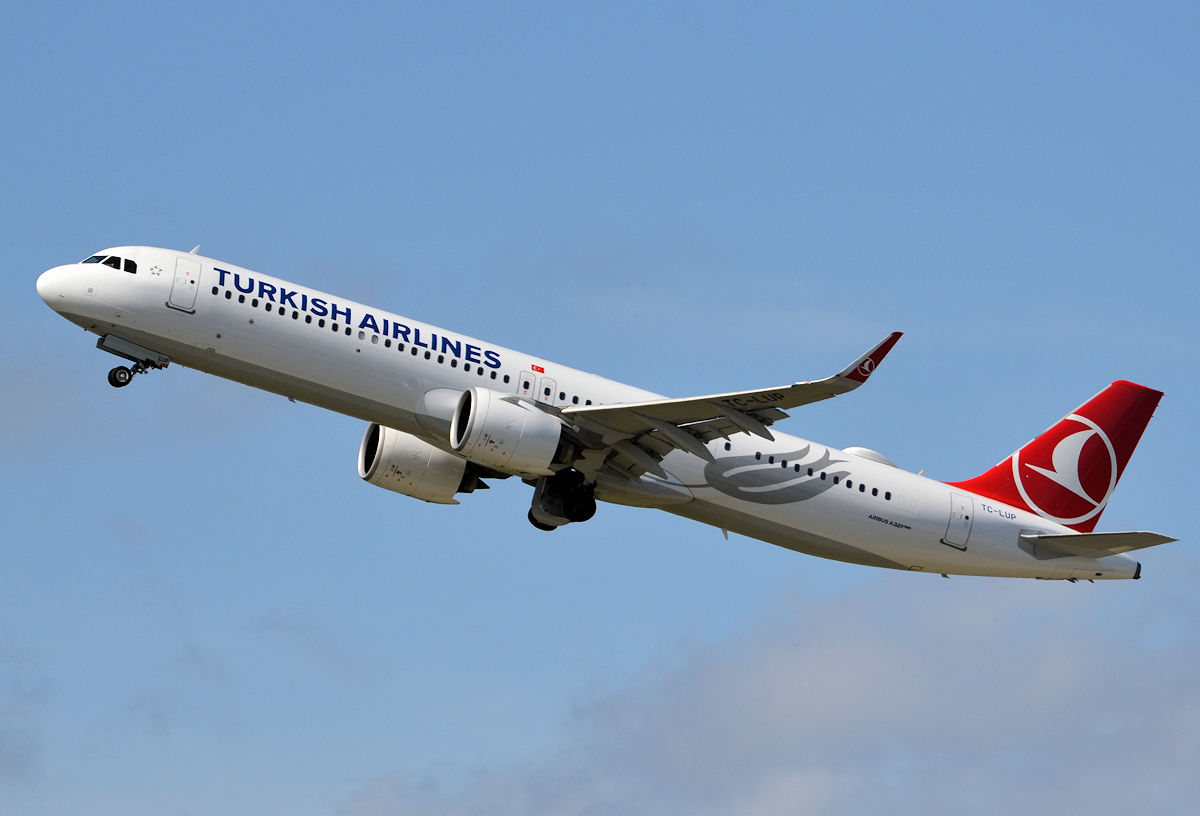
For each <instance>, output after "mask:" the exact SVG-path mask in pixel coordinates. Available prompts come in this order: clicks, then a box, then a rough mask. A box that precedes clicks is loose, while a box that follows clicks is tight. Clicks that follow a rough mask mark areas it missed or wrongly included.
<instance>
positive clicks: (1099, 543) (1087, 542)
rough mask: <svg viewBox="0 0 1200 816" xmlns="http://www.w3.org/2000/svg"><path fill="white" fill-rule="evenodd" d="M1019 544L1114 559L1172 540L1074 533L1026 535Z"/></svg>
mask: <svg viewBox="0 0 1200 816" xmlns="http://www.w3.org/2000/svg"><path fill="white" fill-rule="evenodd" d="M1021 540H1022V541H1025V542H1028V543H1030V544H1036V545H1038V546H1039V547H1046V548H1048V549H1051V550H1057V551H1058V552H1061V553H1063V554H1064V555H1082V556H1085V557H1087V558H1102V557H1104V556H1106V555H1117V554H1119V553H1125V552H1129V551H1130V550H1140V549H1143V548H1145V547H1156V546H1158V545H1159V544H1166V543H1167V542H1170V541H1175V539H1173V538H1171V537H1170V536H1165V535H1162V534H1161V533H1148V532H1146V531H1145V530H1137V531H1133V532H1125V533H1076V534H1074V535H1070V534H1068V535H1037V534H1035V533H1025V534H1023V535H1022V536H1021Z"/></svg>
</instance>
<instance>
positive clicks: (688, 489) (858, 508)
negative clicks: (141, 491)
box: [38, 247, 1137, 579]
mask: <svg viewBox="0 0 1200 816" xmlns="http://www.w3.org/2000/svg"><path fill="white" fill-rule="evenodd" d="M106 252H107V253H109V254H112V255H116V256H121V257H124V258H128V259H131V260H133V261H134V262H135V263H136V265H137V271H136V273H129V272H126V271H123V270H119V269H114V268H112V267H110V266H105V265H103V264H99V263H92V264H71V265H67V266H62V267H56V268H55V269H52V270H49V271H47V272H46V273H44V274H43V276H42V277H41V278H40V279H39V281H38V291H39V294H41V296H42V297H43V299H45V300H46V302H47V303H48V304H49V305H50V306H51V307H52V308H53V309H54V310H55V311H57V312H59V313H60V314H62V315H63V316H64V317H66V318H68V319H69V320H71V321H73V322H74V323H77V324H79V325H80V326H83V327H84V328H86V329H88V330H89V331H92V332H94V333H96V334H98V335H102V336H103V335H112V336H115V337H119V338H122V339H124V340H127V341H130V342H132V343H136V344H138V345H140V346H144V347H147V348H150V349H154V350H155V351H158V352H160V353H162V354H164V355H167V356H168V357H170V359H171V361H172V362H175V363H179V364H181V365H184V366H187V367H189V368H195V369H199V370H201V371H205V372H208V373H210V374H215V375H218V376H221V377H226V378H228V379H232V380H236V381H238V382H242V383H245V384H246V385H250V386H254V387H256V388H261V389H265V390H268V391H272V392H276V393H278V394H282V395H284V396H287V397H291V398H294V399H296V400H300V401H303V402H308V403H312V404H314V405H319V406H321V407H324V408H328V409H330V410H333V411H337V412H340V413H343V414H347V415H350V416H354V417H358V418H360V419H362V420H365V421H368V422H376V423H379V424H380V425H383V426H386V427H390V428H395V429H397V430H400V431H404V432H406V433H409V434H413V435H414V436H417V437H419V438H421V439H424V440H425V441H427V442H429V443H431V444H434V445H437V446H439V447H442V448H444V449H446V450H449V444H448V441H447V440H448V436H447V435H448V430H449V424H450V417H451V414H452V412H453V410H454V407H455V404H456V401H457V399H458V395H459V394H460V393H461V392H462V391H463V390H464V389H467V388H470V387H472V386H482V387H485V388H490V389H494V390H496V391H500V392H503V393H505V394H516V395H520V396H523V397H526V398H528V399H530V400H536V401H538V402H541V403H544V404H545V405H547V406H550V407H552V408H565V407H568V406H573V405H587V404H592V405H609V404H615V403H627V402H639V401H646V400H653V399H656V398H658V395H655V394H653V393H651V392H648V391H644V390H642V389H638V388H634V387H632V386H629V385H625V384H622V383H619V382H615V381H613V380H609V379H605V378H603V377H599V376H596V375H593V374H588V373H586V372H583V371H578V370H576V369H573V368H568V367H566V366H563V365H559V364H557V363H552V362H550V361H548V360H545V359H543V358H540V357H534V356H532V355H528V354H524V353H521V352H518V351H514V350H512V349H507V348H502V347H500V346H496V345H493V344H490V343H487V342H485V341H482V340H478V339H475V338H471V337H467V336H465V335H461V334H458V333H455V332H452V331H447V330H444V329H441V328H438V327H436V326H431V325H428V324H426V323H422V322H419V321H416V320H412V319H410V318H406V317H402V316H400V315H395V314H392V313H390V312H385V311H382V310H380V309H376V308H373V307H369V306H366V305H364V304H361V303H356V302H352V301H349V300H345V299H343V298H339V297H337V296H334V295H330V294H327V293H323V292H319V291H316V290H313V289H309V288H307V287H303V286H298V285H295V284H292V283H289V282H287V281H284V280H281V279H278V278H274V277H270V276H267V275H263V274H261V273H258V272H252V271H250V270H247V269H242V268H240V267H236V266H233V265H231V264H226V263H223V262H221V261H216V260H212V259H209V258H203V257H200V256H197V255H192V254H189V253H182V252H174V251H170V250H163V249H155V248H149V247H123V248H118V249H112V250H106ZM774 437H775V438H774V440H773V441H767V440H765V439H762V438H759V437H757V436H752V435H749V434H733V435H731V437H730V438H729V440H728V441H726V440H724V439H717V440H714V441H711V442H709V443H707V447H708V449H709V451H710V452H711V453H712V454H713V456H714V458H715V460H716V461H715V462H712V463H710V462H707V461H705V460H703V459H701V458H699V457H697V456H694V455H692V454H690V453H687V452H684V451H680V450H675V451H673V452H671V453H669V454H668V455H667V456H666V458H665V459H663V461H662V467H663V469H664V470H665V471H667V473H668V474H669V475H670V476H671V477H673V478H670V479H667V480H662V479H659V478H657V477H652V476H650V475H649V474H647V475H646V476H643V477H642V483H648V482H657V488H659V489H655V490H647V491H641V490H639V489H638V480H633V481H632V482H631V484H630V485H628V486H622V485H621V484H618V483H617V482H616V481H614V480H612V479H608V480H604V479H602V480H601V481H600V483H599V485H598V487H597V490H596V496H597V498H600V499H606V500H609V501H617V502H620V503H625V504H639V505H644V506H653V507H659V508H661V509H664V510H667V511H669V512H672V513H675V514H678V515H681V516H685V517H688V518H692V519H695V520H697V521H701V522H704V523H706V524H710V525H713V526H716V527H719V528H722V529H724V530H728V531H733V532H737V533H741V534H744V535H747V536H751V537H754V538H758V539H762V540H764V541H769V542H771V543H773V544H777V545H780V546H783V547H787V548H789V549H793V550H797V551H800V552H805V553H811V554H814V555H819V556H823V557H828V558H834V559H838V560H843V561H851V562H855V563H862V564H868V565H873V566H884V567H891V568H897V569H906V570H915V571H926V572H934V573H947V574H949V573H954V574H968V575H995V576H1016V577H1034V578H1089V579H1090V578H1129V577H1133V576H1134V574H1135V570H1136V569H1137V562H1136V561H1135V560H1134V559H1132V558H1130V557H1128V556H1126V555H1112V556H1106V557H1103V558H1086V557H1078V556H1068V557H1055V558H1052V559H1038V558H1036V557H1034V555H1033V554H1031V553H1030V552H1028V551H1027V549H1026V548H1023V547H1022V545H1021V539H1020V535H1021V534H1022V533H1030V532H1037V533H1052V534H1058V533H1070V532H1071V531H1070V530H1068V529H1067V528H1065V527H1063V526H1061V525H1059V524H1055V523H1053V522H1050V521H1047V520H1046V519H1043V518H1040V517H1038V516H1036V515H1033V514H1031V513H1028V512H1026V511H1023V510H1019V509H1017V508H1013V507H1010V506H1007V505H1003V504H999V503H997V502H994V501H991V500H987V499H983V498H981V497H978V496H972V495H970V494H966V493H964V492H963V491H962V490H961V489H956V488H953V487H951V486H949V485H946V484H943V483H941V482H937V481H934V480H931V479H927V478H924V477H922V476H919V475H916V474H913V473H908V472H906V471H903V470H900V469H899V468H896V467H893V466H890V465H888V464H883V463H881V462H878V461H874V460H872V459H870V458H864V457H863V456H859V455H856V454H854V453H850V452H845V451H840V450H837V449H834V448H830V447H828V446H824V445H820V444H818V443H814V442H809V441H807V440H803V439H799V438H797V437H792V436H787V435H785V434H782V433H778V432H774ZM810 468H812V469H813V472H812V474H811V475H810V473H809V469H810ZM835 480H836V481H835Z"/></svg>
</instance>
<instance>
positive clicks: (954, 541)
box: [942, 492, 975, 550]
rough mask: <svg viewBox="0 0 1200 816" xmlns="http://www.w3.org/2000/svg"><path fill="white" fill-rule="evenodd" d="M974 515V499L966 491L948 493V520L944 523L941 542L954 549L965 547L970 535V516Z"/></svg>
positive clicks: (971, 522) (963, 548) (971, 521)
mask: <svg viewBox="0 0 1200 816" xmlns="http://www.w3.org/2000/svg"><path fill="white" fill-rule="evenodd" d="M974 515H975V500H974V499H972V498H971V497H970V496H968V495H967V494H966V493H954V492H951V493H950V521H949V522H948V523H947V524H946V535H945V536H943V537H942V543H943V544H946V545H948V546H951V547H953V548H954V549H956V550H965V549H966V548H967V539H969V538H970V537H971V525H972V524H973V523H974V522H973V520H972V517H973V516H974Z"/></svg>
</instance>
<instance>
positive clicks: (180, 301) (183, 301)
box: [167, 258, 200, 313]
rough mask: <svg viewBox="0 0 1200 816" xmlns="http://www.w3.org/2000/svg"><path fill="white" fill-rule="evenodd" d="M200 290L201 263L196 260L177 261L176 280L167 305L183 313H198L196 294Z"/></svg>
mask: <svg viewBox="0 0 1200 816" xmlns="http://www.w3.org/2000/svg"><path fill="white" fill-rule="evenodd" d="M199 288H200V262H199V261H197V260H195V259H194V258H176V259H175V280H173V281H172V282H171V298H170V300H168V301H167V305H168V306H170V307H171V308H172V309H179V310H180V311H181V312H189V313H193V312H195V311H196V292H197V290H198V289H199Z"/></svg>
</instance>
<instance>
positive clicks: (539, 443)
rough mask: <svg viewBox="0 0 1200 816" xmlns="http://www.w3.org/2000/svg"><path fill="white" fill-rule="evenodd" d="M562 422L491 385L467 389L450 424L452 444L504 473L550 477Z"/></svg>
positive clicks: (479, 461)
mask: <svg viewBox="0 0 1200 816" xmlns="http://www.w3.org/2000/svg"><path fill="white" fill-rule="evenodd" d="M561 439H562V422H560V421H559V420H558V419H557V418H556V417H554V416H551V415H550V414H547V413H546V412H545V411H542V410H540V409H539V408H538V407H537V406H536V405H534V404H533V403H531V402H528V401H526V400H519V399H514V398H511V397H506V395H504V394H501V393H500V392H498V391H493V390H492V389H490V388H480V387H478V386H476V387H474V388H468V389H467V390H466V391H464V392H463V393H462V396H461V397H459V398H458V406H457V407H456V408H455V409H454V417H453V419H452V420H451V422H450V447H451V448H453V449H454V450H455V451H457V452H458V453H460V454H461V455H463V456H465V457H467V458H468V459H470V460H471V461H472V462H478V463H480V464H482V465H486V466H487V467H490V468H495V469H496V470H499V471H502V472H504V473H515V474H518V475H521V476H548V475H550V474H551V473H553V472H554V471H553V470H551V469H550V464H551V463H552V462H553V461H554V455H555V453H557V451H558V445H559V442H560V440H561Z"/></svg>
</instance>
